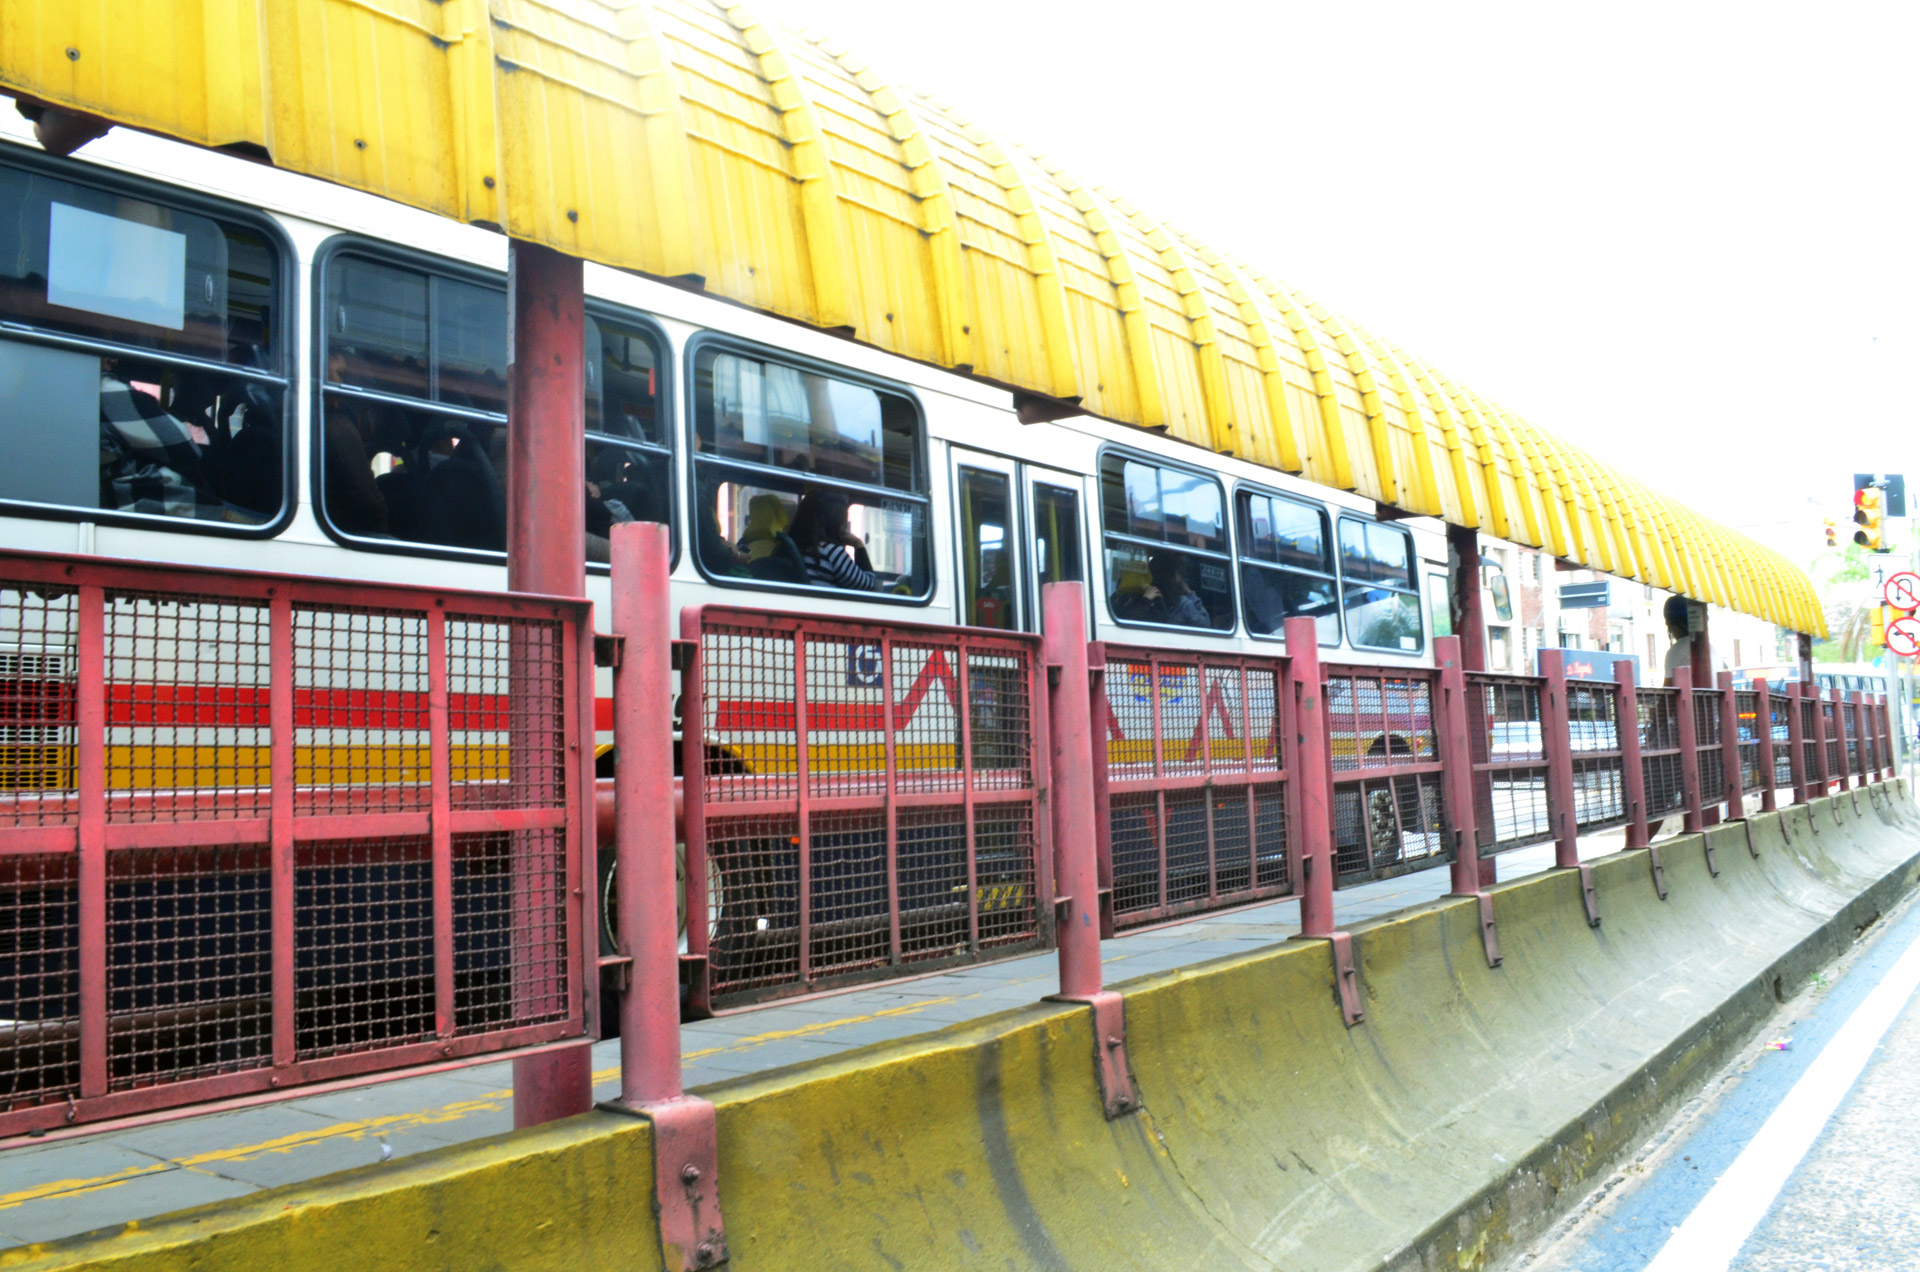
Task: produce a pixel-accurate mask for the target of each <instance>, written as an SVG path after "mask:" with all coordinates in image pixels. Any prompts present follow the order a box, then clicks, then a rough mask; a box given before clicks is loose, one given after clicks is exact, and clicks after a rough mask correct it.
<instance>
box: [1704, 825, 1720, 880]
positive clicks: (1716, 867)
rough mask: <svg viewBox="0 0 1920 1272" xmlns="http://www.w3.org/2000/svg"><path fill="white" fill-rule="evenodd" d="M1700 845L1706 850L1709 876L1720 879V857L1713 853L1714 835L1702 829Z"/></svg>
mask: <svg viewBox="0 0 1920 1272" xmlns="http://www.w3.org/2000/svg"><path fill="white" fill-rule="evenodd" d="M1700 846H1701V847H1702V848H1703V849H1705V850H1706V855H1707V876H1708V877H1709V878H1713V879H1718V878H1719V877H1720V858H1718V857H1716V856H1714V854H1713V836H1712V835H1711V834H1708V833H1707V832H1705V831H1702V832H1701V834H1700Z"/></svg>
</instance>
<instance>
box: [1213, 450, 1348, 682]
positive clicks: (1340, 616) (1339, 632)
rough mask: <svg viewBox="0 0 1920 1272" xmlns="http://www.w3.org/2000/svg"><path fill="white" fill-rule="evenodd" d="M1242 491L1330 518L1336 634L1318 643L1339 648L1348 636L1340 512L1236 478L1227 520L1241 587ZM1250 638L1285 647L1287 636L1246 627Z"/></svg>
mask: <svg viewBox="0 0 1920 1272" xmlns="http://www.w3.org/2000/svg"><path fill="white" fill-rule="evenodd" d="M1242 490H1244V491H1246V492H1247V493H1248V494H1252V495H1266V496H1267V497H1268V498H1270V499H1284V500H1286V501H1287V502H1288V503H1292V504H1299V505H1300V506H1301V507H1303V508H1313V509H1315V510H1317V511H1318V512H1319V513H1320V515H1321V516H1323V517H1325V518H1326V519H1327V535H1328V540H1329V541H1328V544H1327V549H1328V551H1329V552H1330V553H1331V554H1332V555H1333V558H1334V560H1333V573H1331V574H1329V575H1328V576H1327V577H1328V578H1329V579H1331V580H1332V581H1333V592H1334V609H1333V625H1334V629H1335V634H1334V638H1333V639H1332V640H1323V641H1320V642H1318V644H1319V647H1320V648H1321V649H1338V648H1340V646H1341V644H1342V643H1344V642H1345V640H1346V636H1347V614H1346V607H1345V606H1343V605H1342V604H1340V560H1339V556H1340V549H1339V545H1338V543H1336V542H1334V541H1333V539H1334V535H1335V531H1334V524H1335V523H1336V522H1337V521H1338V520H1339V519H1340V513H1341V510H1340V509H1339V508H1337V507H1334V506H1332V505H1330V504H1323V503H1319V502H1317V501H1316V500H1313V499H1310V498H1308V497H1307V496H1305V495H1290V494H1288V493H1286V492H1285V491H1283V490H1275V489H1274V488H1273V487H1272V486H1265V485H1262V484H1261V483H1259V482H1257V481H1242V480H1240V479H1238V478H1235V479H1234V482H1233V485H1232V486H1230V487H1229V488H1228V490H1227V512H1228V519H1229V520H1230V521H1234V522H1235V525H1234V530H1233V564H1234V580H1233V581H1234V583H1235V584H1238V583H1239V582H1240V577H1239V567H1240V563H1241V562H1242V561H1243V560H1245V559H1246V558H1243V557H1242V556H1241V555H1240V530H1239V526H1238V522H1237V518H1238V516H1239V513H1238V511H1237V507H1238V503H1239V499H1240V492H1241V491H1242ZM1254 564H1255V565H1261V564H1265V563H1264V562H1260V561H1255V562H1254ZM1238 599H1239V601H1240V603H1241V604H1242V605H1244V604H1245V603H1246V599H1245V597H1244V596H1240V597H1239V598H1238ZM1240 617H1241V622H1242V625H1245V621H1246V615H1244V614H1242V615H1241V616H1240ZM1301 617H1306V616H1305V615H1301ZM1247 636H1248V637H1249V638H1250V639H1252V640H1264V641H1273V642H1275V643H1278V644H1285V643H1286V639H1287V638H1286V637H1285V636H1281V635H1272V636H1266V635H1262V634H1261V633H1259V632H1256V631H1254V630H1253V628H1252V627H1247Z"/></svg>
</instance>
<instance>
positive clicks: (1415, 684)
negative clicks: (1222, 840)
mask: <svg viewBox="0 0 1920 1272" xmlns="http://www.w3.org/2000/svg"><path fill="white" fill-rule="evenodd" d="M1437 679H1438V678H1437V676H1436V675H1435V673H1434V672H1431V671H1393V670H1387V669H1382V668H1378V667H1328V668H1327V669H1326V670H1325V672H1324V674H1323V683H1324V685H1325V702H1326V714H1327V741H1328V749H1329V753H1330V756H1329V758H1330V764H1331V766H1332V770H1333V849H1334V869H1335V872H1336V874H1337V875H1338V876H1339V877H1340V879H1341V880H1342V881H1343V882H1345V881H1351V880H1358V879H1362V878H1379V877H1385V876H1387V875H1391V874H1394V873H1398V872H1399V871H1401V870H1403V869H1418V868H1420V867H1421V866H1423V865H1424V864H1428V863H1430V862H1431V861H1435V860H1441V859H1444V858H1445V857H1446V856H1447V855H1448V853H1449V850H1450V843H1449V840H1450V838H1451V836H1450V835H1449V834H1448V830H1449V823H1448V820H1447V815H1446V800H1445V798H1444V796H1443V794H1442V771H1441V764H1440V750H1439V738H1438V735H1437V733H1436V731H1435V724H1434V697H1435V688H1436V683H1437Z"/></svg>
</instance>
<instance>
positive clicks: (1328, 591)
mask: <svg viewBox="0 0 1920 1272" xmlns="http://www.w3.org/2000/svg"><path fill="white" fill-rule="evenodd" d="M1236 496H1237V500H1238V505H1239V516H1240V604H1241V607H1242V609H1244V610H1245V612H1246V618H1247V630H1248V631H1249V632H1251V633H1253V634H1254V635H1255V636H1278V635H1280V634H1281V627H1282V624H1284V623H1285V622H1286V620H1287V619H1289V618H1294V617H1307V618H1311V619H1313V622H1314V630H1315V631H1316V632H1317V633H1318V636H1319V643H1320V644H1322V645H1337V644H1339V643H1340V601H1339V597H1338V592H1339V588H1338V585H1337V584H1336V583H1335V581H1334V574H1333V537H1332V536H1331V535H1330V534H1328V533H1327V514H1326V512H1325V510H1324V509H1321V508H1318V507H1315V506H1314V505H1312V504H1307V503H1301V502H1299V501H1297V500H1293V499H1284V498H1281V497H1279V496H1276V495H1269V494H1265V493H1263V492H1260V491H1254V490H1240V491H1237V492H1236Z"/></svg>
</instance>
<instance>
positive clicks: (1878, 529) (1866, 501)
mask: <svg viewBox="0 0 1920 1272" xmlns="http://www.w3.org/2000/svg"><path fill="white" fill-rule="evenodd" d="M1868 480H1869V481H1871V478H1869V479H1868ZM1854 481H1855V482H1856V483H1858V482H1859V481H1860V479H1859V478H1858V477H1856V478H1854ZM1886 519H1887V493H1886V491H1884V490H1882V489H1881V488H1880V487H1878V486H1875V485H1858V484H1856V485H1855V486H1854V490H1853V522H1854V524H1855V525H1857V526H1859V527H1860V528H1859V529H1858V530H1855V531H1854V532H1853V541H1854V542H1855V543H1857V544H1859V545H1860V546H1861V547H1863V548H1865V549H1866V550H1867V551H1869V552H1890V551H1892V549H1891V548H1889V547H1887V528H1886Z"/></svg>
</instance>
